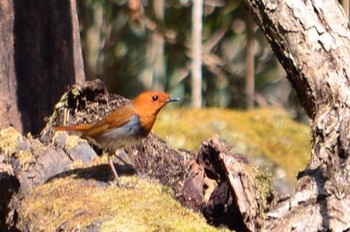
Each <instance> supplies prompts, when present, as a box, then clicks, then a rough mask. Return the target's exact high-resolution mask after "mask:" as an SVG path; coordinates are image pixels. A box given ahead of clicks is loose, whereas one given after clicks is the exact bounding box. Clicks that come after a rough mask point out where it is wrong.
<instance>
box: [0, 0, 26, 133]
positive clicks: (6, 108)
mask: <svg viewBox="0 0 350 232" xmlns="http://www.w3.org/2000/svg"><path fill="white" fill-rule="evenodd" d="M0 12H1V13H0V51H1V52H0V128H6V127H9V126H13V127H15V128H17V130H22V123H21V120H20V113H19V111H18V108H17V102H16V97H15V96H16V88H17V80H16V72H15V63H14V36H13V26H14V9H13V2H12V1H8V0H0Z"/></svg>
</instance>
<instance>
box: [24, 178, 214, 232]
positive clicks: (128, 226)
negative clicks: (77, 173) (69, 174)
mask: <svg viewBox="0 0 350 232" xmlns="http://www.w3.org/2000/svg"><path fill="white" fill-rule="evenodd" d="M122 182H123V184H125V185H127V186H128V187H124V188H118V187H117V186H114V185H106V186H105V187H101V186H96V185H97V183H98V182H96V181H93V180H82V179H74V178H62V179H56V180H54V181H53V182H50V183H46V184H44V185H41V186H39V187H38V188H36V189H35V190H34V191H33V193H32V194H31V195H30V196H29V197H27V198H26V199H25V200H24V202H23V204H22V206H21V209H20V210H21V214H20V215H22V219H21V220H20V224H21V225H24V224H25V223H26V221H27V220H30V221H31V223H30V225H31V228H29V230H30V231H43V230H45V231H55V230H57V229H58V228H60V227H61V228H62V229H64V230H65V231H72V230H74V229H77V228H78V227H79V230H80V231H84V230H86V229H87V228H88V227H90V226H92V225H94V224H95V225H99V226H100V227H101V231H220V230H218V229H216V228H213V227H211V226H209V225H207V224H206V221H205V219H204V218H203V216H201V215H200V214H197V213H194V212H192V211H191V210H189V209H185V208H183V207H181V206H180V204H179V203H178V202H176V201H175V200H174V199H173V197H172V196H171V194H172V193H171V190H170V189H169V188H167V187H164V186H162V185H160V184H159V183H157V182H155V181H151V180H147V181H146V180H142V179H140V178H137V177H122Z"/></svg>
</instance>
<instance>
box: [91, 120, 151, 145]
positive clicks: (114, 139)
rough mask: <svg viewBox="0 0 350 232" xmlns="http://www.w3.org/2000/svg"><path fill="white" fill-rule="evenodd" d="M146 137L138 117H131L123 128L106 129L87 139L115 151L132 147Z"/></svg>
mask: <svg viewBox="0 0 350 232" xmlns="http://www.w3.org/2000/svg"><path fill="white" fill-rule="evenodd" d="M147 135H148V132H147V131H146V130H145V129H144V128H143V127H142V125H141V123H140V118H139V116H138V115H133V116H132V118H131V120H130V121H129V122H128V123H126V124H124V125H123V126H121V127H114V128H111V129H108V130H106V131H104V132H103V133H101V134H99V135H96V136H93V137H89V139H90V140H92V141H94V142H95V143H97V144H98V145H100V146H102V147H106V148H108V149H109V150H117V149H120V148H128V147H131V146H134V145H136V144H138V143H140V142H141V140H142V139H143V138H145V137H146V136H147Z"/></svg>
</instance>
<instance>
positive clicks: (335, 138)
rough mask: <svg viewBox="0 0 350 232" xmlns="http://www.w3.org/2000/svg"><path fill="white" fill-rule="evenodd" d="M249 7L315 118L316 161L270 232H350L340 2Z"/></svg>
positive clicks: (281, 206)
mask: <svg viewBox="0 0 350 232" xmlns="http://www.w3.org/2000/svg"><path fill="white" fill-rule="evenodd" d="M244 2H245V4H246V6H247V7H248V9H249V10H250V12H251V13H252V15H253V16H254V18H255V21H256V22H257V23H258V25H259V26H260V27H261V29H262V30H263V32H264V33H265V35H266V37H267V39H268V41H269V42H270V44H271V47H272V49H273V50H274V52H275V54H276V56H277V57H278V59H279V61H280V62H281V64H282V65H283V67H284V69H285V70H286V72H287V77H288V79H289V80H290V82H291V83H292V85H293V87H294V88H295V89H296V91H297V93H298V95H299V98H300V101H301V103H302V105H303V107H304V109H305V110H306V112H307V114H308V115H309V116H310V117H311V119H312V151H311V159H310V161H309V163H308V165H307V167H306V169H305V170H304V171H303V172H301V173H300V174H299V176H298V181H297V185H296V188H295V193H294V194H293V195H292V196H291V197H290V198H288V199H285V200H283V201H281V202H279V203H278V204H277V206H276V208H275V209H274V210H272V211H271V212H270V213H269V218H268V220H267V221H266V223H265V229H266V230H268V231H291V230H294V231H302V230H303V231H305V229H307V230H306V231H319V230H330V229H332V230H335V231H345V230H349V228H350V216H349V215H350V207H349V205H350V197H349V194H348V193H349V184H350V183H349V181H350V178H349V173H350V161H349V151H350V150H349V138H350V135H349V133H348V128H349V119H350V109H349V106H350V89H349V86H350V82H349V80H350V79H349V78H350V69H349V65H348V61H349V59H350V50H349V48H350V30H349V27H348V24H349V21H348V19H347V17H346V15H345V13H344V11H343V9H342V7H341V6H340V5H339V3H338V2H337V1H335V0H323V1H321V0H320V1H312V0H307V1H302V0H284V1H269V0H245V1H244ZM296 158H297V156H296Z"/></svg>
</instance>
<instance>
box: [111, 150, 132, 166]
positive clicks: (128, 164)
mask: <svg viewBox="0 0 350 232" xmlns="http://www.w3.org/2000/svg"><path fill="white" fill-rule="evenodd" d="M120 152H124V153H125V151H124V149H121V150H120ZM113 155H114V156H115V157H117V158H118V159H119V160H120V161H122V163H124V164H125V165H127V166H133V165H132V164H130V163H128V162H126V161H125V160H124V159H122V157H120V156H119V155H117V154H116V153H115V152H114V153H113Z"/></svg>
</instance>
